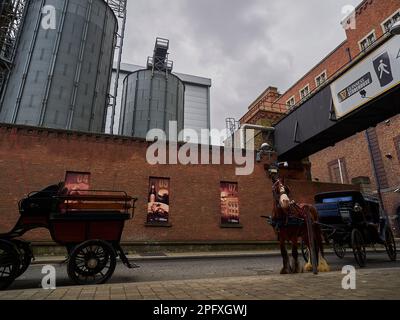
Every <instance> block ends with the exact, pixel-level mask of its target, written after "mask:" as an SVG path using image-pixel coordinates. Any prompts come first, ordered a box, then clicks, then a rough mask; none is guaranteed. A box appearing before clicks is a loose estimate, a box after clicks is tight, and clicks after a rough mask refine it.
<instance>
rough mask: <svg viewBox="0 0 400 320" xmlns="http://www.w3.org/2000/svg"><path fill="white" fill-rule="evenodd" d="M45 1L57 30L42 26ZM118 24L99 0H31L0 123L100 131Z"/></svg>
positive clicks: (111, 12) (6, 90)
mask: <svg viewBox="0 0 400 320" xmlns="http://www.w3.org/2000/svg"><path fill="white" fill-rule="evenodd" d="M44 3H45V4H46V6H49V5H51V6H53V7H54V8H55V9H56V11H55V13H56V18H57V19H56V22H57V24H56V29H51V28H44V27H43V24H42V19H43V12H42V8H43V5H44ZM117 28H118V24H117V20H116V17H115V15H114V12H113V11H112V9H111V8H110V7H109V6H108V5H107V3H106V2H104V1H103V0H91V1H89V0H85V1H82V0H47V1H43V0H30V1H29V4H28V6H27V10H26V15H25V18H24V24H23V26H22V29H21V34H20V38H19V44H18V50H17V53H16V56H15V60H14V68H13V69H12V71H11V73H10V77H9V80H8V83H7V87H6V89H5V92H4V97H3V99H2V107H1V111H0V122H5V123H13V124H22V125H32V126H40V127H50V128H57V129H67V130H80V131H89V132H102V131H103V129H104V128H103V126H104V118H105V112H106V108H107V104H108V92H109V85H110V77H111V68H112V63H113V53H114V47H115V39H114V38H115V36H114V35H115V33H116V31H117Z"/></svg>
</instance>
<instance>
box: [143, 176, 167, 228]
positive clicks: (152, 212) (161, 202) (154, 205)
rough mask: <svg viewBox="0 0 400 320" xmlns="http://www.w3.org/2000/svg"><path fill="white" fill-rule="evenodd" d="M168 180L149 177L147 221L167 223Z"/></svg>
mask: <svg viewBox="0 0 400 320" xmlns="http://www.w3.org/2000/svg"><path fill="white" fill-rule="evenodd" d="M169 197H170V180H169V179H165V178H150V183H149V197H148V209H147V223H150V224H151V223H168V220H169Z"/></svg>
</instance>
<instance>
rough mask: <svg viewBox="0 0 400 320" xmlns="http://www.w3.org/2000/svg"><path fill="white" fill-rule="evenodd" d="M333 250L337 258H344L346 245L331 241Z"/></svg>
mask: <svg viewBox="0 0 400 320" xmlns="http://www.w3.org/2000/svg"><path fill="white" fill-rule="evenodd" d="M333 251H334V252H335V254H336V256H337V257H338V258H339V259H344V257H345V256H346V247H345V246H344V245H343V244H341V243H339V242H336V241H333Z"/></svg>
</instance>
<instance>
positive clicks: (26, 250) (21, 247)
mask: <svg viewBox="0 0 400 320" xmlns="http://www.w3.org/2000/svg"><path fill="white" fill-rule="evenodd" d="M12 243H13V244H14V245H15V246H16V247H17V250H18V251H19V256H20V259H21V263H20V266H19V270H18V272H17V275H16V278H18V277H20V276H21V275H22V274H24V273H25V271H26V270H27V269H28V268H29V266H30V265H31V262H32V259H33V253H32V249H31V247H30V244H29V243H28V242H25V241H20V240H12Z"/></svg>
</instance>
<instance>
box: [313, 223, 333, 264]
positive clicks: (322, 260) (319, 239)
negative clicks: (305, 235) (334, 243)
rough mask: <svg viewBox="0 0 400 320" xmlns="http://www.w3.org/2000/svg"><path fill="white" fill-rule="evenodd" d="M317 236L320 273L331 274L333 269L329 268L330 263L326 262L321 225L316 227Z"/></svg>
mask: <svg viewBox="0 0 400 320" xmlns="http://www.w3.org/2000/svg"><path fill="white" fill-rule="evenodd" d="M315 229H316V230H315V236H316V239H317V241H316V243H317V247H318V251H317V252H318V271H319V272H329V271H331V268H330V267H329V264H328V262H327V261H326V260H325V254H324V244H323V239H322V232H321V228H320V226H319V225H316V226H315Z"/></svg>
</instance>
